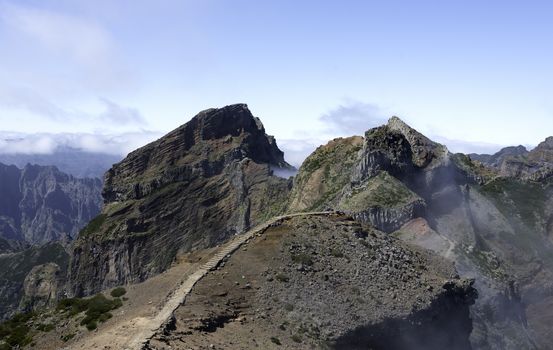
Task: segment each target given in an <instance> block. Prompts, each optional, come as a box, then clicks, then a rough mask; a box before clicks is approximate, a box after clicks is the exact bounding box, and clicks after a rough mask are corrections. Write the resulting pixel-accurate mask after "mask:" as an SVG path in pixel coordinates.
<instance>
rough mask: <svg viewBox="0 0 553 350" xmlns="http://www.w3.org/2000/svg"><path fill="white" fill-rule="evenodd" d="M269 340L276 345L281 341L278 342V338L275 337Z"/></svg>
mask: <svg viewBox="0 0 553 350" xmlns="http://www.w3.org/2000/svg"><path fill="white" fill-rule="evenodd" d="M271 342H273V343H274V344H276V345H282V343H281V342H280V339H278V338H277V337H271Z"/></svg>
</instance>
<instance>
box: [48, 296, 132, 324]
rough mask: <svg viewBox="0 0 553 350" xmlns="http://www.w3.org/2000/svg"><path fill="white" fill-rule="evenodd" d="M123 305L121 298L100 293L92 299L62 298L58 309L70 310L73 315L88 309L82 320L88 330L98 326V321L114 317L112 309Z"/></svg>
mask: <svg viewBox="0 0 553 350" xmlns="http://www.w3.org/2000/svg"><path fill="white" fill-rule="evenodd" d="M122 305H123V302H122V301H121V299H119V298H114V299H113V300H111V299H108V298H106V297H105V296H104V295H103V294H102V293H99V294H96V295H95V296H93V297H92V298H90V299H79V298H71V299H64V300H61V301H60V302H59V303H58V306H57V309H58V310H62V311H70V315H71V316H74V315H76V314H78V313H81V312H83V311H86V313H85V317H84V318H83V319H82V320H81V326H86V328H87V329H88V330H94V329H96V328H97V326H98V322H101V323H102V322H105V321H107V320H109V319H110V318H112V317H113V315H112V314H111V313H110V311H112V310H115V309H117V308H119V307H121V306H122Z"/></svg>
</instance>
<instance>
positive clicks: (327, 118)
mask: <svg viewBox="0 0 553 350" xmlns="http://www.w3.org/2000/svg"><path fill="white" fill-rule="evenodd" d="M319 120H320V121H321V122H323V123H324V124H325V125H326V126H327V128H328V130H327V131H328V132H329V133H331V134H333V135H334V136H352V135H363V134H364V133H365V131H367V130H368V129H370V128H373V127H375V126H379V125H382V124H385V123H386V121H387V118H386V116H385V115H384V112H383V111H382V110H381V109H380V107H378V106H377V105H374V104H369V103H363V102H359V101H347V102H346V103H344V104H341V105H339V106H338V107H336V108H335V109H333V110H331V111H329V112H328V113H326V114H324V115H322V116H321V117H320V118H319Z"/></svg>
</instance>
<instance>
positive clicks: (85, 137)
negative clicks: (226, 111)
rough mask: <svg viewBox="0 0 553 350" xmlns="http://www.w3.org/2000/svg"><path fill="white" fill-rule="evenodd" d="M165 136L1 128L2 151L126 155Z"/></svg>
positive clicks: (15, 152)
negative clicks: (46, 131)
mask: <svg viewBox="0 0 553 350" xmlns="http://www.w3.org/2000/svg"><path fill="white" fill-rule="evenodd" d="M161 136H162V133H159V132H154V131H142V132H129V133H122V134H92V133H78V134H71V133H63V134H46V133H44V134H21V133H13V132H0V154H52V153H55V152H57V151H63V150H67V149H78V150H81V151H85V152H92V153H105V154H111V155H117V156H125V155H127V154H128V153H129V152H131V151H133V150H135V149H137V148H139V147H142V146H144V145H146V144H147V143H149V142H152V141H154V140H156V139H158V138H159V137H161Z"/></svg>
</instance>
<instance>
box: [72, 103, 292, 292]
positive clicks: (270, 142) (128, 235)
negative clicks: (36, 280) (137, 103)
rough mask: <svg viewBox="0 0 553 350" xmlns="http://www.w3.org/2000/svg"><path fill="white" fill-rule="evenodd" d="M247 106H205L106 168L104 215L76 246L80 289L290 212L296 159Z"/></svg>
mask: <svg viewBox="0 0 553 350" xmlns="http://www.w3.org/2000/svg"><path fill="white" fill-rule="evenodd" d="M289 167H290V166H289V165H288V164H287V163H286V162H285V161H284V158H283V154H282V152H281V151H280V150H279V149H278V147H277V146H276V143H275V141H274V139H273V138H272V137H270V136H268V135H266V134H265V130H264V128H263V125H262V124H261V122H260V121H259V119H257V118H255V117H254V116H253V115H252V114H251V112H250V111H249V110H248V108H247V106H246V105H232V106H227V107H224V108H220V109H209V110H206V111H203V112H200V113H199V114H198V115H197V116H195V117H194V118H193V119H192V120H191V121H190V122H188V123H186V124H185V125H183V126H181V127H179V128H178V129H176V130H174V131H172V132H170V133H169V134H167V135H166V136H164V137H163V138H161V139H159V140H157V141H155V142H153V143H151V144H149V145H147V146H145V147H143V148H140V149H138V150H136V151H134V152H132V153H131V154H129V156H128V157H127V158H126V159H124V160H123V161H122V162H121V163H119V164H116V165H115V166H114V167H113V168H112V169H110V170H109V171H108V172H107V173H106V178H105V186H104V191H103V194H104V199H105V202H106V207H105V209H104V210H103V212H102V214H101V215H100V216H99V217H98V218H97V219H95V220H93V221H92V222H91V224H90V225H89V226H88V227H87V228H86V229H85V230H84V232H83V234H82V235H81V236H80V237H79V239H78V240H77V242H76V243H75V245H74V248H73V253H72V263H71V269H70V286H69V288H70V290H71V291H72V292H73V293H74V294H77V295H82V294H91V293H94V292H96V291H98V290H101V289H102V288H106V287H110V286H114V285H120V284H123V283H132V282H138V281H142V280H144V279H146V278H148V277H150V276H152V275H155V274H157V273H160V272H162V271H164V270H165V269H167V268H168V267H169V266H170V264H171V262H172V261H173V260H174V258H175V256H176V255H177V253H178V252H187V251H190V250H193V249H197V248H203V247H210V246H213V245H216V244H218V243H221V242H223V241H225V240H226V239H228V238H229V237H231V236H233V235H235V234H239V233H241V232H243V231H245V230H247V229H248V228H249V227H251V226H252V225H255V224H257V223H259V222H261V221H264V220H265V219H268V218H269V217H271V216H273V215H276V214H279V213H281V212H282V211H283V209H284V205H285V203H286V198H287V195H288V193H289V182H288V180H285V179H282V178H278V177H276V176H273V171H272V170H271V169H272V168H273V169H274V168H289Z"/></svg>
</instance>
